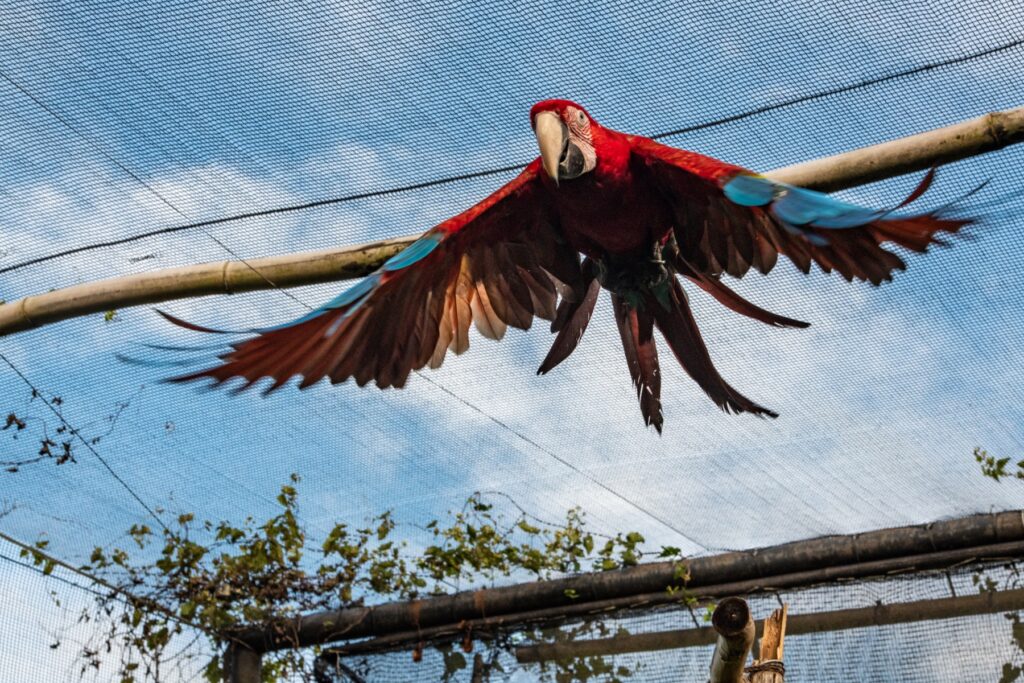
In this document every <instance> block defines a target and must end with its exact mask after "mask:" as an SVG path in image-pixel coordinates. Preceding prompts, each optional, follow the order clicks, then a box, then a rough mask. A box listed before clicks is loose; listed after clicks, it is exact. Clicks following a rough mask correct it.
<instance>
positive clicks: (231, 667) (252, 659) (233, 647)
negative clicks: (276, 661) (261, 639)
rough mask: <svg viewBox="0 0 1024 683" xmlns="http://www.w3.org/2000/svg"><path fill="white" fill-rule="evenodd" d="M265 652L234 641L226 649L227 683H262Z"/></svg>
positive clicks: (225, 673) (225, 668)
mask: <svg viewBox="0 0 1024 683" xmlns="http://www.w3.org/2000/svg"><path fill="white" fill-rule="evenodd" d="M262 660H263V654H262V653H260V652H257V651H256V650H252V649H250V648H248V647H246V646H245V645H243V644H241V643H238V642H232V643H231V644H230V645H228V649H227V650H225V651H224V681H225V683H261V681H262V680H263V677H262V669H263V661H262Z"/></svg>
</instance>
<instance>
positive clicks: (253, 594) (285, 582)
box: [26, 475, 686, 683]
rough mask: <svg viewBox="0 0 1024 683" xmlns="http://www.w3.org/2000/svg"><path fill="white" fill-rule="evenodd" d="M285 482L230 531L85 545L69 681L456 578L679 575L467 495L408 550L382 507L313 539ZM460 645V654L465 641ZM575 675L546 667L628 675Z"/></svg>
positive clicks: (137, 668) (306, 670) (150, 663)
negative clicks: (94, 630)
mask: <svg viewBox="0 0 1024 683" xmlns="http://www.w3.org/2000/svg"><path fill="white" fill-rule="evenodd" d="M298 483H299V477H298V476H297V475H292V477H291V480H290V481H289V483H288V484H285V485H284V486H282V487H281V489H280V493H279V494H278V496H277V504H278V505H279V510H278V512H277V514H275V515H274V516H272V517H271V518H270V519H268V520H266V521H264V522H262V523H257V522H256V521H255V520H254V519H253V518H252V517H248V518H246V519H245V520H244V521H243V522H242V523H241V524H237V525H236V524H232V523H229V522H225V521H221V522H217V523H214V522H211V521H205V522H201V523H200V522H197V520H196V519H195V516H194V515H193V514H190V513H183V514H180V515H178V516H177V518H176V519H175V520H173V522H171V523H170V524H168V525H167V528H166V529H162V530H160V531H159V532H155V531H153V530H152V529H151V528H149V527H148V526H146V525H135V526H132V527H131V529H129V531H128V537H129V539H130V540H131V544H130V545H129V546H128V547H127V549H123V548H114V549H112V550H107V549H103V548H99V547H97V548H95V549H94V550H93V551H92V554H91V555H90V557H89V560H88V562H87V563H86V564H85V565H84V566H82V567H81V568H80V571H81V572H83V573H86V574H88V575H89V576H93V577H96V580H97V582H98V583H99V585H101V586H103V587H105V588H106V591H105V592H103V593H101V597H99V598H97V600H96V602H95V605H94V606H93V607H92V608H90V610H88V613H87V614H84V615H83V617H82V619H83V620H84V621H89V622H95V623H97V624H101V625H102V628H101V630H100V632H99V635H98V636H97V637H96V638H95V642H90V643H88V644H87V645H86V646H85V647H83V648H82V649H81V651H80V653H79V654H80V656H81V659H82V661H83V667H82V668H83V672H84V671H87V670H89V669H99V668H100V667H101V666H102V665H103V663H104V653H109V652H111V651H112V649H113V648H117V649H118V650H119V651H120V652H121V657H120V663H119V664H118V665H117V666H118V671H117V675H118V676H119V677H120V680H121V681H122V683H131V682H133V681H146V680H159V677H160V672H161V670H162V669H165V668H166V665H167V664H168V663H169V662H170V661H171V660H173V659H174V657H177V656H182V655H181V653H180V652H178V651H176V650H175V649H174V648H173V647H172V644H173V643H176V642H180V641H181V640H183V639H184V638H186V637H188V636H189V635H199V636H200V637H201V638H203V639H205V641H206V642H207V644H208V645H209V647H210V648H211V649H212V650H213V651H220V650H221V649H222V648H223V647H224V646H225V645H226V644H227V643H228V642H229V641H230V639H231V634H232V632H233V631H234V630H235V629H238V628H240V627H243V626H244V627H253V626H258V627H262V628H269V629H276V630H277V631H278V632H279V633H281V634H282V635H285V636H286V635H287V630H286V629H287V628H288V624H289V623H290V622H289V620H290V619H291V618H293V617H295V616H297V615H300V614H305V613H309V612H318V611H324V610H334V609H339V608H345V607H353V606H359V605H363V604H365V603H367V602H371V601H381V600H382V599H390V600H409V599H414V598H417V597H421V596H424V595H436V594H442V593H450V592H452V591H453V590H458V588H459V586H460V585H462V584H463V583H468V584H472V585H480V584H483V583H493V582H495V581H497V580H498V579H502V578H507V577H511V576H515V577H517V578H524V577H531V578H533V579H540V580H544V579H550V578H554V577H556V576H562V575H565V574H572V573H578V572H581V571H587V570H591V569H593V570H597V571H607V570H612V569H618V568H620V567H624V566H631V565H635V564H637V563H638V562H640V560H641V559H642V558H643V557H646V556H651V555H656V556H657V557H661V558H672V559H675V560H678V561H679V565H678V567H679V570H678V571H677V575H678V577H681V578H683V579H685V577H686V569H685V564H683V563H682V557H681V554H680V551H679V549H677V548H662V549H659V550H658V551H656V552H649V551H646V550H644V549H643V547H642V544H643V543H644V538H643V536H642V535H641V534H639V533H636V532H630V533H626V534H618V535H616V536H613V537H608V536H603V537H597V538H595V534H594V533H593V532H591V531H589V530H587V529H586V524H585V515H584V513H583V512H582V511H580V510H579V509H578V508H577V509H572V510H569V511H568V512H567V513H566V517H565V520H564V522H562V523H561V524H558V525H549V524H547V523H544V524H540V525H537V524H534V523H531V520H533V518H531V517H530V516H529V515H527V514H526V513H525V512H524V511H522V510H521V509H520V510H519V514H517V515H515V516H512V517H506V516H505V515H503V514H501V513H499V512H497V511H496V510H495V508H494V506H493V505H492V504H490V503H488V502H487V501H486V500H485V499H484V497H483V496H482V494H479V493H477V494H474V495H473V496H471V497H470V498H469V499H468V500H467V501H466V504H465V505H464V506H463V507H462V509H461V510H458V511H454V512H451V511H450V512H449V513H448V515H447V518H446V519H444V520H443V521H442V520H433V521H431V522H429V523H427V524H426V525H424V526H422V527H420V528H421V529H422V530H423V531H424V532H425V534H426V536H427V543H426V544H425V545H424V546H422V547H419V549H418V550H417V551H415V552H414V551H413V548H412V547H411V546H410V545H409V542H408V541H405V540H399V539H396V538H395V533H394V532H395V528H396V521H395V519H394V516H393V515H392V513H391V512H390V511H389V512H384V513H382V514H380V515H377V516H375V517H373V518H371V519H369V520H367V521H366V523H364V524H362V525H357V526H351V525H349V524H346V523H338V524H335V525H334V527H333V528H331V529H330V531H329V532H328V533H327V535H326V536H325V537H324V538H323V539H322V540H320V541H314V540H313V539H312V538H311V537H310V536H309V534H308V532H307V530H306V529H305V527H304V526H303V525H302V524H301V523H300V521H299V516H298V492H297V484H298ZM517 507H518V506H517ZM533 521H536V520H533ZM46 544H47V542H46V540H45V539H41V540H40V541H39V542H38V543H37V547H36V548H35V549H32V550H31V552H27V553H26V555H27V556H29V557H30V558H31V559H32V560H33V561H34V562H35V563H36V564H37V565H39V566H41V567H42V568H43V570H44V571H46V572H50V571H52V570H53V568H54V565H53V558H52V557H51V556H49V555H48V554H47V552H46ZM569 597H572V596H569ZM681 597H684V596H681ZM445 648H447V649H445ZM439 650H440V651H441V652H442V654H443V655H444V656H445V662H446V670H447V671H449V672H450V673H449V675H450V674H451V673H454V672H455V671H457V670H459V669H460V668H461V667H464V666H465V665H466V658H465V657H463V656H462V655H460V654H459V653H458V652H456V651H454V650H453V649H452V648H451V647H450V646H445V645H442V646H439ZM463 650H464V651H466V652H468V651H470V650H471V642H470V643H469V644H468V645H467V644H465V643H464V646H463ZM176 653H177V654H176ZM491 660H492V661H491V663H489V664H488V666H496V658H495V657H493V656H492V657H491ZM263 662H264V663H263V666H264V680H283V679H289V680H290V678H291V677H294V676H310V675H311V674H312V666H313V664H312V663H311V661H310V659H309V658H307V657H304V656H303V654H302V653H301V652H299V651H298V650H281V651H276V652H272V653H268V654H267V655H265V656H264V659H263ZM580 667H582V668H580ZM576 668H577V669H579V672H578V673H579V674H581V675H582V674H584V673H586V676H584V677H583V678H574V679H573V678H569V679H566V678H565V676H567V675H572V674H571V672H572V671H573V670H572V669H569V670H559V671H558V672H556V673H555V678H556V679H557V680H558V681H562V680H588V679H589V678H590V677H591V676H594V675H597V674H598V673H607V674H609V675H611V676H612V678H610V679H608V680H618V679H619V678H621V677H624V676H625V675H628V672H626V671H624V670H623V671H617V670H614V669H607V667H606V663H603V662H598V661H594V662H586V663H581V664H579V665H578V666H576ZM205 676H206V679H207V680H208V681H211V682H216V681H220V680H222V679H223V671H222V670H221V664H220V660H219V658H216V657H214V658H212V659H211V660H210V661H209V662H208V663H207V665H206V667H205Z"/></svg>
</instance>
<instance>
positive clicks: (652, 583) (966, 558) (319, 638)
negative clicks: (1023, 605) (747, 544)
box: [233, 511, 1024, 652]
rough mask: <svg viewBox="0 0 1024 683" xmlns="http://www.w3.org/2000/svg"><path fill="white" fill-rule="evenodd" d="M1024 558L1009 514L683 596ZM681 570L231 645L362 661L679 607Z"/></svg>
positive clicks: (408, 607)
mask: <svg viewBox="0 0 1024 683" xmlns="http://www.w3.org/2000/svg"><path fill="white" fill-rule="evenodd" d="M992 541H1001V542H996V543H992ZM1018 557H1024V520H1022V513H1021V512H1020V511H1016V512H1003V513H997V514H985V515H973V516H970V517H964V518H960V519H954V520H947V521H942V522H935V523H933V524H928V525H923V526H913V527H902V528H899V529H885V530H880V531H872V532H868V533H863V534H853V535H850V536H829V537H825V538H818V539H813V540H809V541H797V542H794V543H786V544H783V545H779V546H772V547H769V548H761V549H758V550H749V551H741V552H734V553H724V554H721V555H714V556H711V557H700V558H694V559H693V560H690V561H689V562H688V566H689V571H690V580H689V582H688V583H687V584H686V586H685V587H686V590H687V594H689V595H693V596H698V597H700V596H716V597H724V596H727V595H747V594H750V593H755V592H758V591H763V590H771V589H778V588H797V587H803V586H809V585H816V584H821V583H828V582H833V581H837V580H841V579H853V578H864V577H868V576H881V575H886V574H890V573H893V572H907V571H919V570H923V569H936V568H946V567H952V566H957V565H959V564H963V563H969V562H974V561H979V560H991V559H1001V558H1018ZM676 570H677V565H676V564H675V563H672V562H654V563H649V564H643V565H640V566H637V567H630V568H627V569H622V570H617V571H612V572H596V573H592V574H585V575H581V576H575V577H569V578H565V579H557V580H552V581H538V582H532V583H526V584H520V585H514V586H504V587H500V588H493V589H484V590H479V591H472V592H464V593H457V594H455V595H447V596H440V597H436V598H429V599H424V600H419V601H414V602H404V603H386V604H383V605H377V606H373V607H360V608H350V609H343V610H338V611H334V612H324V613H320V614H312V615H307V616H304V617H300V618H297V619H295V620H294V621H290V622H288V623H285V624H275V625H274V626H273V627H269V628H265V629H257V628H252V629H243V630H241V631H239V632H237V633H235V634H233V637H237V638H240V639H241V640H242V641H243V642H246V643H249V644H250V645H251V646H252V647H255V648H258V649H276V648H285V647H294V646H300V647H301V646H305V645H313V644H319V643H326V642H332V641H341V640H355V639H359V638H371V639H372V640H370V641H367V642H366V643H360V644H353V645H352V646H350V647H351V648H354V649H362V650H363V651H364V652H365V651H371V650H368V649H366V648H375V649H376V650H380V649H384V648H386V647H397V646H399V645H401V644H404V643H406V642H407V641H408V639H410V638H415V639H417V640H419V639H424V640H428V639H432V638H441V637H447V636H450V635H457V634H459V633H461V632H462V631H463V630H464V629H465V628H466V627H467V626H472V628H473V632H474V634H477V633H478V632H479V631H480V630H481V629H501V628H507V627H509V626H512V625H515V624H523V623H528V622H536V623H550V622H552V621H555V620H557V619H559V618H575V617H580V616H586V615H589V614H596V613H603V612H607V611H610V610H615V609H623V608H632V607H641V606H652V605H656V604H664V603H669V602H678V601H679V600H680V597H681V595H680V594H678V593H677V594H670V593H669V592H668V591H667V590H666V589H667V588H668V587H669V586H676V587H682V586H681V585H680V582H679V580H678V579H677V578H676V577H677V574H676ZM570 595H572V596H573V597H569V596H570ZM353 651H354V650H353Z"/></svg>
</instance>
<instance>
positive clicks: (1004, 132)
mask: <svg viewBox="0 0 1024 683" xmlns="http://www.w3.org/2000/svg"><path fill="white" fill-rule="evenodd" d="M1022 140H1024V107H1021V108H1017V109H1011V110H1007V111H1002V112H993V113H990V114H986V115H984V116H980V117H978V118H975V119H970V120H968V121H964V122H961V123H957V124H954V125H952V126H947V127H945V128H938V129H936V130H931V131H927V132H924V133H919V134H917V135H912V136H909V137H905V138H900V139H898V140H892V141H889V142H884V143H881V144H877V145H872V146H869V147H863V148H861V149H857V150H854V151H851V152H846V153H843V154H838V155H835V156H830V157H825V158H822V159H815V160H813V161H808V162H804V163H801V164H796V165H793V166H787V167H785V168H780V169H777V170H775V171H770V172H768V173H767V174H766V175H768V176H770V177H772V178H774V179H776V180H780V181H783V182H787V183H790V184H792V185H799V186H803V187H808V188H811V189H817V190H825V191H834V190H839V189H843V188H848V187H854V186H856V185H861V184H864V183H868V182H872V181H875V180H882V179H884V178H892V177H894V176H898V175H902V174H905V173H911V172H914V171H920V170H924V169H927V168H930V167H932V166H934V165H936V164H943V163H949V162H952V161H956V160H959V159H964V158H966V157H970V156H976V155H978V154H984V153H986V152H991V151H994V150H998V149H1002V148H1003V147H1006V146H1007V145H1012V144H1015V143H1018V142H1021V141H1022ZM415 239H416V236H410V237H400V238H396V239H393V240H387V241H383V242H375V243H372V244H363V245H358V246H347V247H339V248H336V249H327V250H323V251H314V252H303V253H297V254H286V255H282V256H268V257H265V258H258V259H251V260H248V261H247V262H240V261H219V262H216V263H204V264H199V265H193V266H182V267H178V268H167V269H162V270H156V271H152V272H149V273H141V274H138V275H125V276H121V277H115V278H110V279H106V280H99V281H96V282H88V283H84V284H80V285H73V286H71V287H65V288H63V289H58V290H55V291H52V292H48V293H45V294H38V295H34V296H28V297H25V298H23V299H19V300H17V301H12V302H10V303H7V304H2V305H0V336H3V335H7V334H12V333H14V332H21V331H24V330H30V329H33V328H36V327H40V326H43V325H47V324H50V323H55V322H58V321H61V320H68V319H70V318H76V317H80V316H84V315H90V314H93V313H102V312H104V311H109V310H112V309H122V308H127V307H130V306H139V305H143V304H154V303H163V302H166V301H173V300H176V299H186V298H191V297H197V296H209V295H213V294H233V293H237V292H246V291H253V290H260V289H271V288H273V287H295V286H299V285H308V284H315V283H324V282H335V281H338V280H346V279H350V278H355V277H360V276H363V275H365V274H367V273H369V272H371V271H373V270H374V269H375V268H377V267H378V266H380V264H381V263H383V262H384V261H385V260H387V259H388V258H390V257H391V256H393V255H395V254H396V253H398V252H399V251H401V249H403V248H404V247H406V246H408V245H409V244H410V243H411V242H412V241H413V240H415Z"/></svg>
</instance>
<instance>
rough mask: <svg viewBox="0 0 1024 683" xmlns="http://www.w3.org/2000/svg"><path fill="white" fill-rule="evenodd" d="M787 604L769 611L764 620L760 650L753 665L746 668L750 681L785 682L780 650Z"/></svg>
mask: <svg viewBox="0 0 1024 683" xmlns="http://www.w3.org/2000/svg"><path fill="white" fill-rule="evenodd" d="M787 611H788V606H787V605H785V604H784V605H782V607H780V608H779V609H777V610H775V611H774V612H772V613H771V615H770V616H769V617H768V618H767V619H765V620H764V633H763V634H762V635H761V652H760V655H759V657H758V658H757V660H756V661H754V666H752V667H750V668H749V669H747V673H748V674H750V683H785V675H786V668H785V667H784V666H783V665H782V650H783V646H784V645H785V640H786V613H787Z"/></svg>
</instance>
